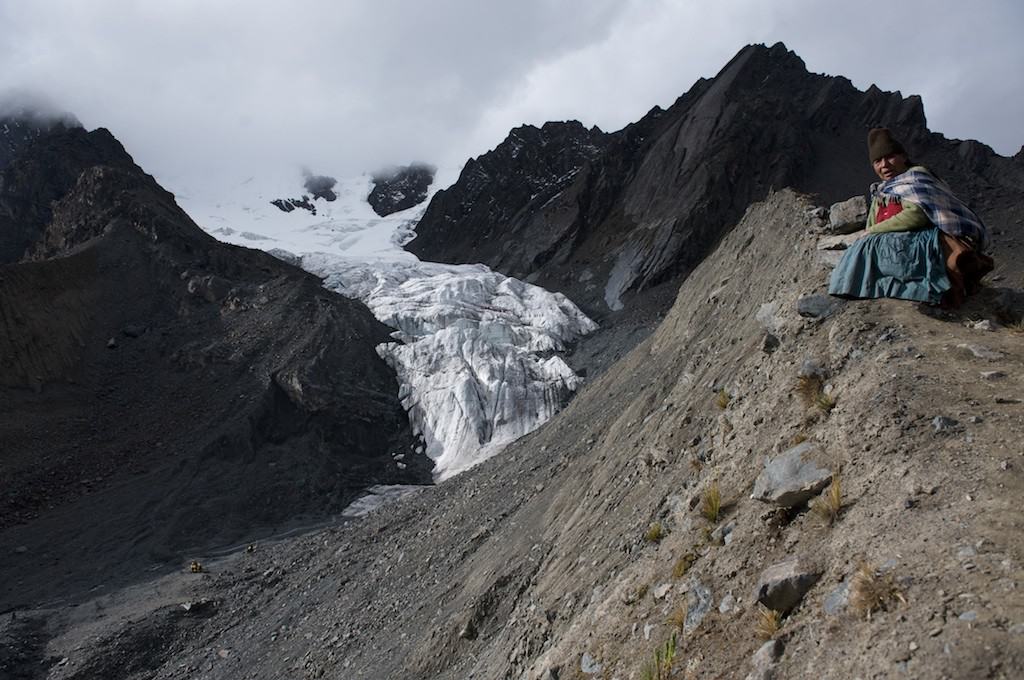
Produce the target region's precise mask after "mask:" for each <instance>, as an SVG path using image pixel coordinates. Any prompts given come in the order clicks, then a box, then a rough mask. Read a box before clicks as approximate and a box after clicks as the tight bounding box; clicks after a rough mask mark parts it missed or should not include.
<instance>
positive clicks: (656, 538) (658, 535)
mask: <svg viewBox="0 0 1024 680" xmlns="http://www.w3.org/2000/svg"><path fill="white" fill-rule="evenodd" d="M665 535H666V533H665V527H664V526H662V524H661V522H651V526H649V527H647V533H645V534H644V540H645V541H647V542H648V543H660V542H661V539H663V538H665Z"/></svg>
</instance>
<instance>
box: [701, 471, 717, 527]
mask: <svg viewBox="0 0 1024 680" xmlns="http://www.w3.org/2000/svg"><path fill="white" fill-rule="evenodd" d="M721 512H722V491H721V489H719V488H718V482H717V481H712V482H711V483H710V484H708V488H707V489H705V490H704V494H703V495H702V496H701V499H700V514H702V515H703V516H704V519H706V520H707V521H709V522H711V523H712V524H714V523H716V522H717V521H718V516H719V514H720V513H721Z"/></svg>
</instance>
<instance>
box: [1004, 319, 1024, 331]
mask: <svg viewBox="0 0 1024 680" xmlns="http://www.w3.org/2000/svg"><path fill="white" fill-rule="evenodd" d="M1006 328H1007V330H1009V331H1010V332H1011V333H1017V334H1018V335H1020V334H1024V319H1018V320H1017V321H1012V322H1010V323H1008V324H1006Z"/></svg>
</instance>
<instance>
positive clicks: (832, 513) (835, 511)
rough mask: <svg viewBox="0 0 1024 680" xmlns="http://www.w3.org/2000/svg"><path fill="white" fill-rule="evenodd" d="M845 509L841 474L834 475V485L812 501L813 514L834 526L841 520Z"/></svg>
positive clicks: (830, 485)
mask: <svg viewBox="0 0 1024 680" xmlns="http://www.w3.org/2000/svg"><path fill="white" fill-rule="evenodd" d="M842 509H843V487H842V484H841V483H840V481H839V473H833V474H832V483H831V484H829V485H828V488H827V489H825V491H823V492H822V494H821V495H820V496H818V497H817V498H815V499H814V500H813V501H811V512H813V513H814V514H815V515H817V516H818V517H820V518H821V519H823V520H824V521H825V523H826V524H828V525H829V526H832V525H833V524H835V521H836V520H837V519H839V512H840V511H841V510H842Z"/></svg>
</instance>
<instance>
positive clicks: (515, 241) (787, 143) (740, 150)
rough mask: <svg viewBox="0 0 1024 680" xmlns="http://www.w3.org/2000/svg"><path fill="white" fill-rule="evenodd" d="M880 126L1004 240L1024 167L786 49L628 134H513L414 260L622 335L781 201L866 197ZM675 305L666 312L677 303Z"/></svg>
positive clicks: (754, 49)
mask: <svg viewBox="0 0 1024 680" xmlns="http://www.w3.org/2000/svg"><path fill="white" fill-rule="evenodd" d="M876 125H885V126H888V127H890V128H892V129H894V130H895V132H896V133H897V134H898V135H899V136H900V137H901V138H902V139H904V140H905V142H906V143H907V146H908V147H909V148H910V149H911V151H912V154H913V156H914V159H915V160H916V161H918V162H921V163H923V164H925V165H928V166H929V167H930V168H931V169H932V170H934V171H935V172H937V173H938V174H939V175H940V176H942V177H943V178H945V179H947V180H948V181H949V182H950V183H952V184H953V185H954V186H956V187H957V191H958V192H959V193H960V194H961V195H962V196H963V197H964V198H965V199H966V200H967V201H968V202H969V203H972V204H974V205H975V207H978V208H986V209H988V211H989V213H990V215H992V219H993V221H994V222H995V223H996V226H998V225H999V223H1000V222H1001V220H1002V216H1003V215H1002V213H1000V212H999V210H1006V209H1008V208H1009V207H1010V206H1013V205H1016V204H1018V203H1019V202H1020V201H1021V200H1022V198H1024V196H1022V191H1021V187H1022V186H1024V166H1022V165H1021V163H1020V159H1019V157H1018V158H1015V159H1009V158H1003V157H1000V156H998V155H996V154H995V153H994V152H992V150H991V149H989V148H988V147H986V146H984V145H983V144H979V143H977V142H973V141H963V142H961V141H958V140H947V139H946V138H944V137H943V136H942V135H940V134H936V133H933V132H931V131H929V130H928V128H927V124H926V120H925V115H924V108H923V105H922V102H921V99H920V97H917V96H910V97H906V98H904V97H903V96H902V95H901V94H900V93H898V92H896V93H889V92H883V91H881V90H879V89H878V88H877V87H874V86H872V87H871V88H869V89H868V90H867V91H864V92H861V91H859V90H857V89H856V88H855V87H854V86H853V85H852V84H851V83H850V81H849V80H847V79H846V78H843V77H834V76H825V75H819V74H813V73H809V72H808V71H807V69H806V67H805V65H804V62H803V61H802V60H801V59H800V58H799V57H798V56H797V55H796V54H794V53H793V52H791V51H789V50H788V49H786V47H785V46H784V45H782V44H781V43H778V44H776V45H774V46H772V47H766V46H763V45H751V46H749V47H746V48H744V49H743V50H741V51H740V52H739V53H738V54H737V55H736V56H735V57H734V58H733V59H732V60H731V61H730V62H729V63H728V64H726V66H725V67H724V68H723V69H722V70H721V71H720V72H719V73H718V74H717V75H716V76H715V77H714V78H712V79H708V80H706V79H701V80H699V81H697V83H695V84H694V86H693V87H692V88H691V89H690V90H689V91H688V92H687V93H686V94H684V95H682V96H681V97H680V98H679V99H678V100H676V102H675V103H674V104H672V106H670V107H669V108H668V109H666V110H662V109H660V108H657V107H656V108H654V109H652V110H651V111H650V113H648V114H647V115H646V116H644V117H643V118H642V119H641V120H639V121H637V122H636V123H633V124H631V125H628V126H626V127H625V128H623V129H622V130H620V131H617V132H613V133H603V132H601V131H599V130H596V129H594V130H587V129H585V128H584V127H583V126H582V125H580V124H578V123H559V124H556V123H548V124H545V126H544V127H543V128H541V129H537V128H532V127H529V126H526V127H523V128H517V129H515V130H513V131H512V132H511V133H510V135H509V137H508V138H507V139H506V140H505V141H504V142H502V143H501V144H499V145H498V147H496V148H495V149H494V150H493V151H490V152H488V153H486V154H484V155H482V156H480V157H478V158H476V159H473V160H471V161H470V162H468V163H467V164H466V166H465V168H464V169H463V172H462V175H461V176H460V178H459V180H458V181H457V182H456V183H455V184H454V185H453V186H452V187H450V188H449V189H446V190H444V191H441V192H438V193H437V195H436V196H435V197H434V199H433V200H432V202H431V204H430V206H429V207H428V209H427V211H426V213H425V214H424V216H423V219H422V220H421V221H420V223H419V225H418V226H417V229H416V231H417V237H416V239H415V240H414V241H412V242H411V243H410V244H408V245H407V248H408V249H409V250H411V251H412V252H414V253H416V254H417V255H419V256H420V257H423V258H426V259H432V260H438V261H445V262H483V263H485V264H487V265H489V266H491V267H493V268H494V269H497V270H498V271H501V272H502V273H505V274H508V275H510V276H517V277H520V278H525V279H526V280H529V281H531V282H534V283H537V284H538V285H541V286H543V287H545V288H549V289H551V290H557V291H560V292H563V293H565V294H566V295H568V296H569V297H570V299H572V300H574V301H575V302H576V303H577V304H579V305H580V306H581V307H582V308H583V309H584V311H586V312H587V313H588V314H589V315H591V316H592V317H593V318H595V319H597V320H598V321H599V322H602V323H603V325H608V324H605V323H604V322H605V321H609V322H610V323H612V324H614V323H616V321H615V315H612V314H609V312H610V311H615V310H621V309H622V308H623V307H626V308H630V307H639V308H642V307H644V305H645V293H644V291H647V290H649V289H651V288H652V287H657V286H658V284H660V283H664V282H668V283H669V284H670V286H671V287H672V290H673V291H674V290H675V288H677V287H678V285H679V281H680V280H681V278H682V277H685V275H686V274H687V273H688V272H689V271H690V270H692V269H693V267H694V266H695V265H696V264H697V263H698V262H700V261H701V260H702V259H703V257H704V256H705V254H706V253H708V252H709V251H710V249H711V248H713V247H714V245H715V244H716V243H717V242H718V240H719V239H720V238H721V237H722V236H723V235H724V233H725V230H726V229H728V228H729V227H731V226H732V225H734V224H735V223H736V222H737V220H738V219H739V218H740V217H741V216H742V214H743V211H744V210H745V209H746V207H747V206H748V205H749V204H750V203H752V202H754V201H758V200H761V199H763V198H764V197H765V196H766V195H767V194H768V192H769V191H770V190H771V189H773V188H774V189H780V188H782V187H793V188H796V189H797V190H800V191H804V192H807V193H811V194H815V195H817V196H818V200H819V201H820V202H822V203H823V204H825V205H828V204H830V203H832V202H834V201H838V200H841V199H844V198H847V197H849V196H851V195H856V194H858V193H863V192H864V191H865V190H866V186H867V183H868V182H869V181H870V179H871V173H870V168H869V167H868V164H867V161H866V154H865V141H864V140H865V137H866V131H867V129H868V128H870V127H872V126H876ZM553 162H554V163H555V165H553V164H552V163H553ZM660 298H661V299H660V300H659V301H655V302H654V304H655V306H656V307H658V308H660V312H661V313H663V312H664V310H665V309H666V308H667V305H668V304H670V303H671V300H672V299H673V298H672V296H671V295H669V296H666V295H661V296H660ZM626 314H627V315H628V314H629V310H628V309H627V312H626Z"/></svg>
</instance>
